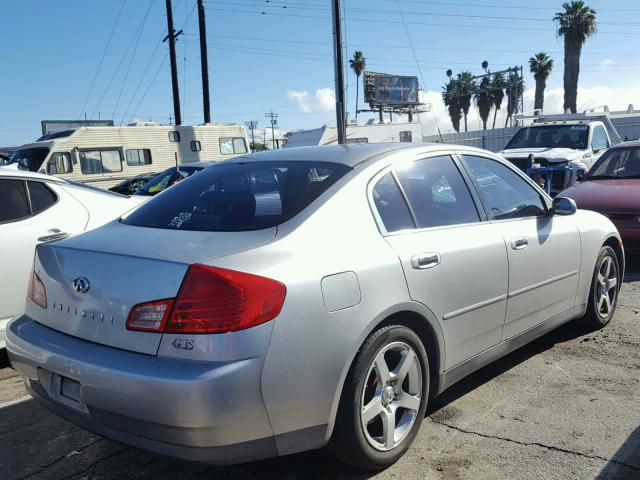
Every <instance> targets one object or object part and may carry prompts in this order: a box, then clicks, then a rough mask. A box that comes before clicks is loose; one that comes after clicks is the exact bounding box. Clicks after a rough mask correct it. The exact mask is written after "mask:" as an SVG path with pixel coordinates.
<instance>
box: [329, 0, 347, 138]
mask: <svg viewBox="0 0 640 480" xmlns="http://www.w3.org/2000/svg"><path fill="white" fill-rule="evenodd" d="M331 13H332V16H331V17H332V19H333V60H334V71H335V80H336V123H337V127H338V143H339V144H344V143H345V139H346V136H347V131H346V126H345V122H346V118H345V106H344V75H343V60H342V19H341V13H342V10H341V9H340V0H332V1H331Z"/></svg>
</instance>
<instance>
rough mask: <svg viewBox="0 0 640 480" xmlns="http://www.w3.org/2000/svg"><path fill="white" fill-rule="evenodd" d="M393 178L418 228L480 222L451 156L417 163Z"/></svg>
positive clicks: (398, 172) (431, 158) (426, 159)
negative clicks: (397, 183)
mask: <svg viewBox="0 0 640 480" xmlns="http://www.w3.org/2000/svg"><path fill="white" fill-rule="evenodd" d="M396 175H397V176H398V180H399V181H400V185H401V186H402V188H403V190H404V192H405V194H406V196H407V199H408V200H409V204H410V205H411V209H412V211H413V213H414V215H415V217H416V222H417V224H418V228H429V227H441V226H445V225H457V224H462V223H473V222H479V221H480V216H479V215H478V210H477V209H476V206H475V203H474V202H473V198H472V197H471V193H470V192H469V189H468V188H467V185H466V183H465V181H464V179H463V178H462V175H461V174H460V172H459V171H458V168H457V167H456V165H455V163H453V159H452V158H451V157H450V156H439V157H430V158H425V159H424V160H419V161H417V162H414V163H413V164H411V166H410V167H409V168H404V169H401V170H398V171H397V172H396Z"/></svg>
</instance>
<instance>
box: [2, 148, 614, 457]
mask: <svg viewBox="0 0 640 480" xmlns="http://www.w3.org/2000/svg"><path fill="white" fill-rule="evenodd" d="M623 270H624V255H623V248H622V243H621V241H620V237H619V235H618V232H617V231H616V228H615V226H614V225H613V224H612V223H611V222H610V221H609V220H608V219H607V218H605V217H603V216H601V215H599V214H597V213H594V212H589V211H576V208H575V204H574V203H573V201H572V200H570V199H565V198H556V199H555V200H553V201H552V200H551V198H550V197H548V196H547V195H546V194H545V193H544V192H543V191H542V190H541V189H540V188H539V187H538V186H536V185H535V184H534V183H533V182H532V181H531V179H529V178H528V177H527V176H526V175H524V174H523V173H522V172H520V171H519V170H518V169H516V168H515V167H513V166H512V165H511V164H509V163H508V162H505V161H504V160H503V159H502V158H501V157H499V156H497V155H495V154H492V153H490V152H486V151H483V150H478V149H473V148H468V147H463V146H448V145H442V144H432V145H413V146H406V145H405V146H402V145H399V144H368V145H367V144H361V145H340V146H323V147H308V148H300V149H295V148H292V149H288V150H276V151H270V152H264V153H257V154H253V155H247V156H244V157H239V158H237V159H233V160H230V161H225V162H222V163H219V164H216V165H213V166H211V167H209V168H207V169H205V170H203V171H201V172H200V173H198V174H197V175H193V176H192V177H191V178H188V179H186V180H184V181H183V182H181V183H180V184H179V185H176V186H174V187H172V188H171V189H169V190H167V191H165V192H164V193H163V194H161V195H158V196H157V197H155V198H153V199H151V200H150V201H148V202H146V203H145V204H143V205H142V206H140V207H139V208H137V209H136V210H134V211H133V212H131V213H130V214H128V215H126V216H124V217H123V218H122V219H120V220H119V221H114V222H111V223H109V224H107V225H105V226H103V227H101V228H99V229H96V230H94V231H92V232H88V233H86V234H84V235H81V236H79V237H76V238H71V239H67V240H64V241H62V242H59V243H56V244H51V245H40V246H39V247H38V249H37V255H36V260H35V264H34V271H33V276H32V286H31V289H30V294H29V300H28V301H27V311H26V314H25V316H23V317H21V318H19V319H17V320H15V321H13V322H11V324H10V325H9V330H8V335H7V345H8V350H9V355H10V358H11V361H12V362H13V365H14V367H15V368H16V370H18V371H19V372H20V373H21V374H22V375H23V376H24V378H25V382H26V386H27V389H28V390H29V392H30V393H31V394H32V395H33V396H34V397H35V398H37V399H38V400H40V401H41V402H42V403H43V404H45V405H46V406H48V407H49V408H50V409H52V410H53V411H55V412H57V413H58V414H60V415H62V416H63V417H65V418H67V419H69V420H70V421H72V422H75V423H77V424H78V425H81V426H83V427H85V428H88V429H90V430H92V431H94V432H97V433H98V434H100V435H104V436H106V437H109V438H113V439H116V440H118V441H120V442H123V443H126V444H129V445H135V446H136V447H140V448H144V449H148V450H151V451H155V452H160V453H163V454H166V455H170V456H174V457H179V458H183V459H188V460H197V461H207V462H214V463H215V462H224V463H230V462H244V461H249V460H252V459H256V458H264V457H270V456H276V455H286V454H291V453H295V452H299V451H303V450H309V449H314V448H320V447H324V446H327V445H328V447H329V449H330V451H331V452H333V453H334V454H335V455H336V456H337V457H338V458H340V459H342V460H343V461H345V462H348V463H351V464H353V465H356V466H358V467H361V468H365V469H380V468H384V467H387V466H389V465H390V464H392V463H393V462H395V461H396V460H397V459H398V458H400V457H401V456H402V455H403V454H404V453H405V451H406V450H407V449H408V448H409V446H410V445H411V443H412V441H413V440H414V438H415V436H416V434H417V432H418V429H419V428H420V424H421V423H422V420H423V418H424V415H425V409H426V408H427V403H428V401H429V400H430V398H431V395H432V394H434V395H435V394H439V393H441V392H443V391H444V390H445V389H447V388H448V387H450V386H451V385H452V384H454V383H455V382H457V381H459V380H460V379H461V378H463V377H465V376H467V375H469V374H470V373H472V372H473V371H475V370H477V369H478V368H480V367H482V366H483V365H486V364H488V363H489V362H492V361H494V360H496V359H497V358H499V357H501V356H503V355H505V354H506V353H508V352H510V351H513V350H515V349H516V348H519V347H520V346H522V345H524V344H525V343H527V342H530V341H531V340H533V339H535V338H537V337H539V336H541V335H543V334H544V333H545V332H548V331H549V330H551V329H553V328H556V327H557V326H559V325H561V324H563V323H565V322H568V321H570V320H572V319H578V318H580V319H581V320H580V321H581V322H582V323H584V324H585V325H588V326H590V327H593V328H600V327H602V326H604V325H606V324H607V323H608V322H609V321H610V320H611V318H612V317H613V315H614V311H615V308H616V302H617V299H618V291H619V288H620V285H621V280H622V274H623Z"/></svg>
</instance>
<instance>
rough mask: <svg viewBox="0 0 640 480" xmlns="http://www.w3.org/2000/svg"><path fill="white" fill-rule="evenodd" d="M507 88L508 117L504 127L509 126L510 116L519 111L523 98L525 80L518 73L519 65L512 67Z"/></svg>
mask: <svg viewBox="0 0 640 480" xmlns="http://www.w3.org/2000/svg"><path fill="white" fill-rule="evenodd" d="M505 90H506V92H507V118H506V120H505V122H504V127H505V128H507V125H508V123H509V118H511V116H512V115H513V114H515V113H516V112H517V111H518V101H519V100H520V98H522V93H523V90H524V80H523V78H522V77H521V76H520V75H519V74H518V68H517V67H514V68H512V69H511V73H509V78H507V88H506V89H505Z"/></svg>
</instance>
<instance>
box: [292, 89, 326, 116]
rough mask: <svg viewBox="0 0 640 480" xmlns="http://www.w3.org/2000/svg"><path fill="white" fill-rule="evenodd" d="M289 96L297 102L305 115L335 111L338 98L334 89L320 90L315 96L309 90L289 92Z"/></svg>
mask: <svg viewBox="0 0 640 480" xmlns="http://www.w3.org/2000/svg"><path fill="white" fill-rule="evenodd" d="M287 96H288V97H289V98H290V99H291V100H294V101H296V102H297V103H298V105H299V106H300V110H302V111H303V112H304V113H315V112H330V111H332V110H334V109H335V104H336V97H335V93H334V90H333V89H332V88H319V89H318V90H316V93H315V95H313V96H310V95H309V92H308V91H307V90H288V91H287Z"/></svg>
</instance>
